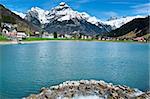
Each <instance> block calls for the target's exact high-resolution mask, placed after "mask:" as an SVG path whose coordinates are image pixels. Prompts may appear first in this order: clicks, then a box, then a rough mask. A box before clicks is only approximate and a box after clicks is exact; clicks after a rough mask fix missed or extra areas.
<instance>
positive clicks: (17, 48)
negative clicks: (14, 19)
mask: <svg viewBox="0 0 150 99" xmlns="http://www.w3.org/2000/svg"><path fill="white" fill-rule="evenodd" d="M0 52H1V53H0V54H1V57H0V60H1V66H0V70H1V75H0V77H1V83H0V84H2V86H1V87H0V91H1V96H3V97H5V98H6V97H11V98H14V97H15V98H17V97H19V98H20V97H23V96H28V95H29V94H31V93H37V92H38V91H39V89H40V88H41V87H43V86H46V87H48V86H51V85H56V84H58V83H60V82H63V81H66V80H80V79H96V80H105V81H107V82H112V83H115V84H122V85H123V84H125V85H128V86H131V87H136V88H139V89H141V90H148V89H149V80H148V75H149V72H148V69H149V67H148V66H149V64H148V52H149V49H148V44H138V43H101V42H71V41H69V42H68V41H66V42H46V43H36V44H23V45H0Z"/></svg>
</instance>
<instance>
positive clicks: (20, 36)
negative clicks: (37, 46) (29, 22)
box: [16, 32, 28, 38]
mask: <svg viewBox="0 0 150 99" xmlns="http://www.w3.org/2000/svg"><path fill="white" fill-rule="evenodd" d="M16 37H17V38H27V37H28V36H27V35H26V33H24V32H17V36H16Z"/></svg>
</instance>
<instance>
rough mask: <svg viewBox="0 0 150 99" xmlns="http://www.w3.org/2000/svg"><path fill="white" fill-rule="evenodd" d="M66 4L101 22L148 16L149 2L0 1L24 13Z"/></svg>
mask: <svg viewBox="0 0 150 99" xmlns="http://www.w3.org/2000/svg"><path fill="white" fill-rule="evenodd" d="M60 2H66V3H67V4H68V5H69V6H71V7H72V8H73V9H75V10H77V11H79V12H87V13H89V14H90V15H92V16H96V17H97V18H100V19H101V20H105V19H108V18H109V17H111V16H118V17H120V16H131V15H148V13H149V11H148V7H150V2H149V0H0V3H1V4H3V5H5V6H6V7H7V8H9V9H11V10H13V11H18V12H23V13H25V12H26V11H27V10H29V9H30V8H31V7H35V6H37V7H40V8H42V9H45V10H50V9H51V8H52V7H55V6H57V5H58V4H59V3H60Z"/></svg>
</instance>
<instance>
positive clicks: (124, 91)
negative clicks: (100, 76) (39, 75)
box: [25, 80, 150, 99]
mask: <svg viewBox="0 0 150 99" xmlns="http://www.w3.org/2000/svg"><path fill="white" fill-rule="evenodd" d="M81 97H82V98H81ZM83 97H85V98H84V99H87V97H93V99H94V97H96V99H131V98H132V99H150V92H147V93H144V92H142V91H139V90H137V89H133V88H129V87H127V86H120V85H112V84H111V83H106V82H104V81H95V80H90V81H88V80H80V81H66V82H63V83H62V84H60V85H57V86H52V87H50V88H42V89H41V93H40V94H37V95H34V94H32V95H30V96H29V97H27V98H25V99H83Z"/></svg>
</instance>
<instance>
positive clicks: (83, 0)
mask: <svg viewBox="0 0 150 99" xmlns="http://www.w3.org/2000/svg"><path fill="white" fill-rule="evenodd" d="M93 1H95V0H78V1H77V3H80V4H83V3H89V2H93Z"/></svg>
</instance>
